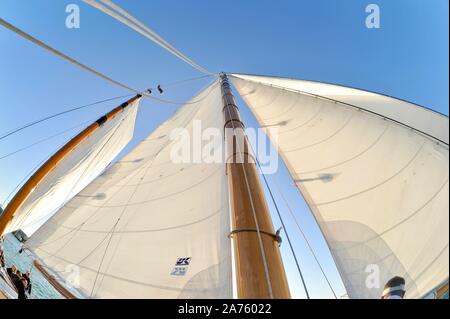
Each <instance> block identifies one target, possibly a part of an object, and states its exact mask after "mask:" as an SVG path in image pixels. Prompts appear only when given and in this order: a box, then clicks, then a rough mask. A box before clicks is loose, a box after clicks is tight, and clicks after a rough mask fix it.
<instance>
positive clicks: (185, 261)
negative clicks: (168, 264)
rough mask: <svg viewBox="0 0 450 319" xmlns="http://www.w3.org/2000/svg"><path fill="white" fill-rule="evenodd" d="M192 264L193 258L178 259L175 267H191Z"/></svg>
mask: <svg viewBox="0 0 450 319" xmlns="http://www.w3.org/2000/svg"><path fill="white" fill-rule="evenodd" d="M190 262H191V257H182V258H178V259H177V262H176V263H175V266H189V263H190Z"/></svg>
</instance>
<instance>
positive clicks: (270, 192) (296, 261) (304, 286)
mask: <svg viewBox="0 0 450 319" xmlns="http://www.w3.org/2000/svg"><path fill="white" fill-rule="evenodd" d="M249 145H250V148H251V150H252V153H253V154H255V160H256V164H257V166H258V168H259V171H260V172H261V175H262V177H263V180H264V183H265V184H266V187H267V190H268V191H269V195H270V197H271V198H272V202H273V205H274V206H275V210H276V211H277V215H278V218H279V219H280V221H281V226H283V229H284V232H285V233H286V238H287V240H288V243H289V247H290V249H291V252H292V255H293V257H294V260H295V264H296V266H297V270H298V273H299V275H300V278H301V280H302V284H303V288H304V290H305V293H306V298H307V299H311V298H310V296H309V292H308V288H307V286H306V282H305V278H304V277H303V273H302V270H301V268H300V264H299V262H298V259H297V255H296V253H295V250H294V247H293V246H292V243H291V239H290V238H289V234H288V230H287V228H286V226H285V225H284V220H283V217H281V213H280V210H279V209H278V205H277V203H276V201H275V198H274V196H273V193H272V190H271V188H270V186H269V183H268V182H267V178H266V175H265V174H264V173H263V170H262V167H261V164H260V163H259V160H258V157H257V155H256V152H255V150H254V148H253V146H252V145H251V143H250V142H249Z"/></svg>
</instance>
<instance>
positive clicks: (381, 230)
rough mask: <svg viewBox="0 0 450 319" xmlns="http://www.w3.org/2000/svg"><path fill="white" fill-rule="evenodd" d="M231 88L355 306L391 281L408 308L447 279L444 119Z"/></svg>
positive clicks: (321, 89) (344, 91)
mask: <svg viewBox="0 0 450 319" xmlns="http://www.w3.org/2000/svg"><path fill="white" fill-rule="evenodd" d="M230 78H231V80H232V82H233V84H234V85H235V86H236V88H237V90H238V91H239V93H240V94H241V96H242V97H243V99H244V100H245V102H246V103H247V104H248V106H249V107H250V109H251V110H252V112H253V113H254V115H255V116H256V118H257V120H258V121H259V123H260V124H261V126H263V127H274V126H276V127H278V137H277V140H278V143H277V145H276V146H277V147H278V150H279V152H280V154H281V157H282V158H283V159H284V161H285V163H286V165H287V167H288V169H289V171H290V173H291V175H292V177H293V179H294V180H295V182H296V185H297V186H298V188H299V190H300V192H301V193H302V195H303V197H304V198H305V200H306V201H307V203H308V205H309V206H310V208H311V211H312V212H313V214H314V216H315V217H316V219H317V221H318V223H319V225H320V228H321V230H322V232H323V234H324V236H325V238H326V240H327V242H328V244H329V247H330V250H331V253H332V255H333V258H334V260H335V262H336V265H337V268H338V270H339V272H340V274H341V277H342V279H343V282H344V285H345V287H346V289H347V292H348V295H349V296H350V297H351V298H380V296H381V292H382V289H383V286H384V284H385V283H386V282H387V280H388V279H390V278H391V277H393V276H396V275H399V276H403V277H404V278H405V279H406V287H407V294H406V297H407V298H416V297H420V296H423V295H424V294H425V293H427V292H428V291H430V290H431V289H433V288H434V287H436V286H437V285H438V284H440V283H441V282H443V281H444V280H446V279H447V278H448V275H449V262H448V260H449V249H448V241H449V195H448V192H449V187H448V177H449V165H448V163H449V151H448V134H449V122H448V117H446V116H443V115H441V114H438V113H435V112H433V111H431V110H427V109H425V108H422V107H419V106H416V105H414V104H411V103H408V102H405V101H401V100H397V99H394V98H391V97H387V96H383V95H379V94H375V93H370V92H366V91H361V90H356V89H352V88H346V87H342V86H336V85H330V84H322V83H317V82H310V81H300V80H292V79H285V78H274V77H262V76H249V75H240V74H235V75H233V76H231V77H230ZM269 133H270V132H269ZM273 141H275V139H273Z"/></svg>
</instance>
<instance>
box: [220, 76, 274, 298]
mask: <svg viewBox="0 0 450 319" xmlns="http://www.w3.org/2000/svg"><path fill="white" fill-rule="evenodd" d="M227 83H228V79H227ZM230 93H231V89H230ZM227 103H228V101H227ZM226 109H227V111H228V116H229V117H230V119H232V118H233V117H232V115H231V112H230V109H229V108H228V107H227V108H226ZM231 125H232V127H233V133H234V132H235V130H236V127H235V126H234V120H231ZM234 136H235V135H234V134H233V138H234ZM236 146H237V149H238V153H239V157H240V160H241V162H240V163H242V164H241V167H242V171H243V173H244V179H245V184H246V189H247V193H248V196H249V197H250V204H251V207H252V213H253V220H254V222H255V226H256V233H257V235H258V244H259V249H260V251H261V257H262V259H263V265H264V273H265V276H266V281H267V287H268V289H269V296H270V299H273V291H272V282H271V280H270V274H269V265H268V263H267V258H266V253H265V251H264V245H263V242H262V237H261V230H260V227H259V223H258V218H257V217H256V209H255V204H254V203H253V196H252V194H251V191H250V185H249V182H248V178H247V172H246V170H245V167H244V161H243V159H242V152H241V147H240V143H239V141H237V142H236ZM233 156H234V155H233Z"/></svg>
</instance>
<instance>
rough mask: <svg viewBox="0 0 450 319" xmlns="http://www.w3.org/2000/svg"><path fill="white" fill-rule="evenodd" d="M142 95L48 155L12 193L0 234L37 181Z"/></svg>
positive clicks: (4, 212)
mask: <svg viewBox="0 0 450 319" xmlns="http://www.w3.org/2000/svg"><path fill="white" fill-rule="evenodd" d="M141 97H142V95H140V94H138V95H136V96H134V97H132V98H131V99H129V100H128V101H126V102H124V103H122V104H121V105H119V106H118V107H116V108H114V109H113V110H111V111H110V112H109V113H107V114H105V115H104V116H102V117H101V118H99V119H98V120H97V121H95V122H94V123H92V124H91V125H89V126H88V127H87V128H85V129H84V130H83V131H82V132H80V133H79V134H78V135H77V136H75V137H74V138H72V139H71V140H70V141H69V142H68V143H67V144H65V145H64V146H63V147H62V148H61V149H59V150H58V151H57V152H56V153H55V154H53V156H52V157H50V158H49V159H48V160H47V161H46V162H45V163H44V164H43V165H42V166H41V167H40V168H39V169H38V170H37V171H36V172H35V173H34V174H33V175H32V176H31V177H30V179H28V181H27V182H26V183H25V184H24V185H23V186H22V187H21V188H20V190H19V191H18V192H17V193H16V195H14V197H13V198H12V200H11V201H10V202H9V203H8V205H7V206H6V207H5V209H4V211H3V214H1V216H0V236H3V235H4V231H5V229H6V227H7V226H8V224H9V223H10V222H11V221H12V219H13V218H14V215H15V213H16V212H17V210H18V209H19V208H20V207H21V205H22V204H23V203H24V202H25V201H26V199H27V198H28V197H29V196H30V194H31V193H32V192H33V191H34V189H35V188H36V187H37V186H38V185H39V183H40V182H41V181H42V180H43V179H44V178H45V177H46V176H47V175H48V174H49V173H50V172H51V171H52V170H53V169H54V168H55V167H56V166H57V165H58V164H59V163H60V162H61V161H62V160H63V159H64V158H65V157H66V156H67V155H68V154H69V153H70V152H71V151H73V150H74V149H75V148H76V147H77V146H78V145H80V144H81V143H82V142H83V141H84V140H85V139H87V138H88V137H89V136H91V135H92V134H93V133H94V132H95V131H96V130H97V129H98V128H100V126H102V125H103V124H104V123H106V122H108V121H110V120H111V119H113V118H114V117H115V116H116V115H117V114H119V113H120V112H122V111H123V110H124V109H125V108H126V107H128V106H129V105H130V104H131V103H133V102H135V101H136V100H138V99H140V98H141Z"/></svg>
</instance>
